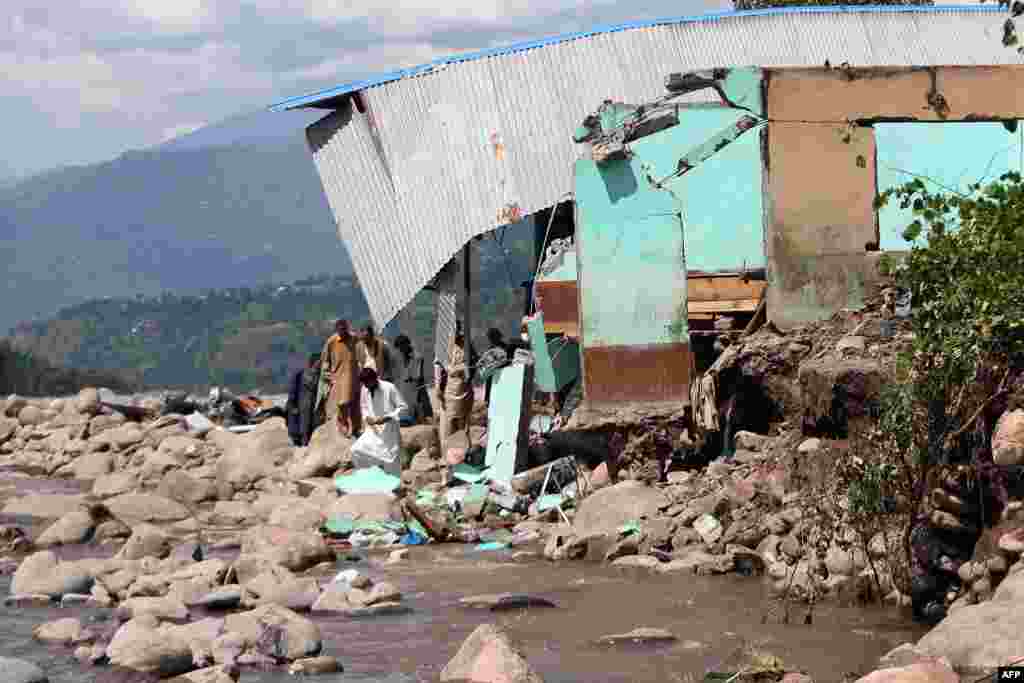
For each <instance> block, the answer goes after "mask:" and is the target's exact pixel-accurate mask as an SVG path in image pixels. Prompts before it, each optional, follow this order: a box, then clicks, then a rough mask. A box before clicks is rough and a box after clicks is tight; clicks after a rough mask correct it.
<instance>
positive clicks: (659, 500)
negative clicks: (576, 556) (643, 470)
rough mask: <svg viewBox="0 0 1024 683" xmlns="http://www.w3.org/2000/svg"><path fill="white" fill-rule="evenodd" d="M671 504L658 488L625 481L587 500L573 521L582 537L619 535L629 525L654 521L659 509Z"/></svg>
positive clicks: (596, 493)
mask: <svg viewBox="0 0 1024 683" xmlns="http://www.w3.org/2000/svg"><path fill="white" fill-rule="evenodd" d="M669 504H670V501H669V500H668V498H667V497H666V496H665V495H664V494H663V493H661V491H659V490H658V489H655V488H652V487H650V486H645V485H643V484H641V483H640V482H635V481H625V482H622V483H621V484H617V485H615V486H611V487H608V488H604V489H601V490H599V491H597V492H595V493H593V494H592V495H590V496H588V497H587V498H585V499H584V500H583V502H582V503H580V507H579V510H578V511H577V513H576V519H575V520H573V528H574V529H575V530H576V533H577V534H578V535H579V536H591V535H601V534H617V533H618V530H619V528H621V527H622V526H623V525H624V524H625V523H626V522H635V521H639V520H641V519H643V518H653V517H655V516H657V514H658V510H659V508H662V507H668V505H669Z"/></svg>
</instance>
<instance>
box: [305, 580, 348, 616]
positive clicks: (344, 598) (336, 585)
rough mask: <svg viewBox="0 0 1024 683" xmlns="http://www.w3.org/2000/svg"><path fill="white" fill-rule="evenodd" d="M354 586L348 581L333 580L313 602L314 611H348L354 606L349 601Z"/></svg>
mask: <svg viewBox="0 0 1024 683" xmlns="http://www.w3.org/2000/svg"><path fill="white" fill-rule="evenodd" d="M351 590H352V586H350V585H349V584H347V583H342V582H337V581H336V582H333V583H331V584H329V585H328V586H327V588H325V589H324V592H323V593H321V594H320V597H319V598H317V600H316V602H314V603H313V608H312V609H313V611H314V612H346V611H348V610H349V609H351V608H352V606H353V605H352V603H350V602H349V601H348V594H349V591H351Z"/></svg>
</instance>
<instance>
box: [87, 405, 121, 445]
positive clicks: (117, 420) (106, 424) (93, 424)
mask: <svg viewBox="0 0 1024 683" xmlns="http://www.w3.org/2000/svg"><path fill="white" fill-rule="evenodd" d="M126 421H127V418H125V416H124V415H122V414H121V413H111V414H109V415H97V416H96V417H94V418H92V419H91V420H89V434H90V436H91V437H96V436H98V435H99V434H102V433H103V432H106V431H109V430H111V429H114V428H115V427H119V426H121V425H123V424H124V423H125V422H126ZM90 441H92V439H90ZM93 443H94V444H95V445H97V446H102V447H103V448H109V445H108V444H107V443H106V442H102V441H93Z"/></svg>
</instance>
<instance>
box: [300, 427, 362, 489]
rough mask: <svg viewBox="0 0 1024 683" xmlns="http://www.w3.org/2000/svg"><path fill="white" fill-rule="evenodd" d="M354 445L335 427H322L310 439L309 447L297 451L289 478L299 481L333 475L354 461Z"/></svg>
mask: <svg viewBox="0 0 1024 683" xmlns="http://www.w3.org/2000/svg"><path fill="white" fill-rule="evenodd" d="M353 443H354V442H353V441H352V440H351V439H346V438H345V437H344V436H342V435H341V434H340V433H339V432H338V429H337V427H336V426H335V425H322V426H321V427H319V428H318V429H317V430H316V433H315V434H314V435H313V438H312V439H310V442H309V446H307V447H306V448H298V449H296V450H295V457H294V459H293V460H292V462H291V464H290V465H289V466H288V478H289V479H291V480H292V481H298V480H299V479H311V478H313V477H329V476H331V475H333V474H334V473H335V472H336V471H337V470H338V468H340V467H341V466H342V465H344V464H345V463H348V462H350V461H351V460H352V444H353Z"/></svg>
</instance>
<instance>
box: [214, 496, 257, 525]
mask: <svg viewBox="0 0 1024 683" xmlns="http://www.w3.org/2000/svg"><path fill="white" fill-rule="evenodd" d="M255 517H256V513H255V512H254V511H253V509H252V506H251V505H249V503H241V502H238V501H225V500H221V501H217V504H216V505H214V507H213V513H212V516H211V518H210V520H211V521H212V522H213V523H214V524H233V525H239V524H246V523H249V524H251V523H252V522H253V519H254V518H255Z"/></svg>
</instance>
